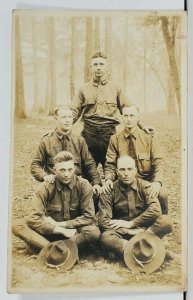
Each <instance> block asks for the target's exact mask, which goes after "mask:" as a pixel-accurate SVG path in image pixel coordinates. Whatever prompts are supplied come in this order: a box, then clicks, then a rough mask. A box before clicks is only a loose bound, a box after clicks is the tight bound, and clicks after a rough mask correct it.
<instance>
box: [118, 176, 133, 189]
mask: <svg viewBox="0 0 193 300" xmlns="http://www.w3.org/2000/svg"><path fill="white" fill-rule="evenodd" d="M119 187H120V190H121V191H127V190H128V189H130V188H132V189H133V190H135V191H136V190H137V180H136V179H135V180H134V181H133V182H132V184H131V185H125V184H124V183H122V182H121V180H120V179H119Z"/></svg>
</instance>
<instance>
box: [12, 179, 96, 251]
mask: <svg viewBox="0 0 193 300" xmlns="http://www.w3.org/2000/svg"><path fill="white" fill-rule="evenodd" d="M92 194H93V192H92V186H91V185H90V183H89V182H88V181H87V180H86V179H83V178H81V177H79V176H76V175H74V177H73V179H72V180H71V182H70V183H69V184H62V183H61V182H60V181H59V180H58V179H56V180H55V182H54V184H52V183H48V182H43V183H41V185H40V186H39V188H38V190H37V191H36V193H35V196H34V198H33V207H32V212H31V214H30V216H29V217H27V218H26V220H25V221H24V220H16V221H15V222H14V223H13V233H14V234H15V235H16V236H18V237H20V238H21V239H23V240H24V241H25V242H26V243H27V244H29V245H30V246H35V247H37V248H39V249H41V248H43V247H44V246H45V245H47V244H48V242H49V241H53V240H55V239H64V236H62V235H59V236H58V235H55V234H53V231H54V228H55V225H53V224H51V223H49V221H48V219H47V218H46V217H51V218H52V219H54V220H55V221H57V222H62V221H66V223H67V227H66V228H72V229H77V233H76V234H75V236H74V237H73V238H72V239H73V240H74V241H75V242H76V243H77V245H78V246H82V245H85V244H87V243H90V242H93V241H95V240H97V239H98V238H99V236H100V231H99V229H98V228H97V227H96V226H95V215H94V204H93V200H92Z"/></svg>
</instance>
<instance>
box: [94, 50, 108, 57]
mask: <svg viewBox="0 0 193 300" xmlns="http://www.w3.org/2000/svg"><path fill="white" fill-rule="evenodd" d="M98 57H102V58H104V59H107V55H106V53H104V52H102V51H97V52H95V53H94V54H93V55H92V56H91V59H93V58H98Z"/></svg>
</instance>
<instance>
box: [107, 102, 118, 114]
mask: <svg viewBox="0 0 193 300" xmlns="http://www.w3.org/2000/svg"><path fill="white" fill-rule="evenodd" d="M105 102H106V107H107V109H108V113H107V115H112V114H114V113H115V112H116V111H117V101H116V99H114V98H113V99H110V100H109V99H107V100H106V101H105Z"/></svg>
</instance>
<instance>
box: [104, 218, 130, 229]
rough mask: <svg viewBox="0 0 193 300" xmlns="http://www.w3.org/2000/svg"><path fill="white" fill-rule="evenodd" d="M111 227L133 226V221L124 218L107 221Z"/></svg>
mask: <svg viewBox="0 0 193 300" xmlns="http://www.w3.org/2000/svg"><path fill="white" fill-rule="evenodd" d="M109 224H110V226H111V228H112V229H119V228H127V229H129V228H133V227H134V225H133V221H125V220H111V221H110V222H109Z"/></svg>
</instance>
